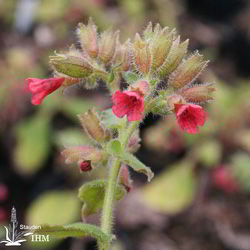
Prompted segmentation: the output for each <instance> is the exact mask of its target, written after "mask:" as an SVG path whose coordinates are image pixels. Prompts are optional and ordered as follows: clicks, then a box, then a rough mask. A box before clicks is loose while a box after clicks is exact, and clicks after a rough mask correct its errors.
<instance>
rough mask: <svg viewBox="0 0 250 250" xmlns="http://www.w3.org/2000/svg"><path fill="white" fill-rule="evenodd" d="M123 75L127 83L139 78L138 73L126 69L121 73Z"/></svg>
mask: <svg viewBox="0 0 250 250" xmlns="http://www.w3.org/2000/svg"><path fill="white" fill-rule="evenodd" d="M123 77H124V79H125V81H126V82H127V83H128V84H132V83H135V82H136V81H137V80H138V79H139V77H140V76H139V74H136V73H134V72H131V71H128V72H125V73H124V74H123Z"/></svg>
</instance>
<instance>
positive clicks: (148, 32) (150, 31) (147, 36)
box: [143, 22, 154, 40]
mask: <svg viewBox="0 0 250 250" xmlns="http://www.w3.org/2000/svg"><path fill="white" fill-rule="evenodd" d="M153 34H154V33H153V26H152V23H151V22H149V24H148V26H147V28H146V29H145V30H144V31H143V38H144V39H145V40H149V39H151V38H152V37H153Z"/></svg>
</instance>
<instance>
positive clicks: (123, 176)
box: [119, 164, 133, 192]
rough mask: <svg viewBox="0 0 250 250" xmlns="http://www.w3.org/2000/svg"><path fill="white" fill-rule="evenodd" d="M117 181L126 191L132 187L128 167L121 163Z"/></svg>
mask: <svg viewBox="0 0 250 250" xmlns="http://www.w3.org/2000/svg"><path fill="white" fill-rule="evenodd" d="M119 183H120V184H122V185H123V186H124V187H125V188H126V190H127V192H130V191H131V189H132V188H133V185H132V183H133V181H132V179H131V177H130V174H129V170H128V167H127V165H125V164H122V165H121V168H120V174H119Z"/></svg>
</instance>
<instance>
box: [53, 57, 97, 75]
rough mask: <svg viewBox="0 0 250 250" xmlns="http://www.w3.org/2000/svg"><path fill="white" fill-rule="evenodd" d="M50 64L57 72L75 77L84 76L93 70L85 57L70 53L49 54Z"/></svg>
mask: <svg viewBox="0 0 250 250" xmlns="http://www.w3.org/2000/svg"><path fill="white" fill-rule="evenodd" d="M50 64H51V65H52V66H53V68H54V69H55V70H56V71H57V72H59V73H62V74H65V75H67V76H71V77H75V78H85V77H87V76H89V75H91V74H92V73H93V70H94V68H93V66H92V65H91V64H90V63H89V62H88V61H87V60H86V59H85V58H83V57H76V56H70V55H56V56H51V57H50Z"/></svg>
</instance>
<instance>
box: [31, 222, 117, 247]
mask: <svg viewBox="0 0 250 250" xmlns="http://www.w3.org/2000/svg"><path fill="white" fill-rule="evenodd" d="M34 233H35V234H43V235H50V236H51V237H55V238H67V237H75V238H84V237H89V236H90V237H93V238H95V239H96V240H97V241H98V242H100V243H101V245H107V244H108V243H109V242H110V241H111V240H112V236H110V235H107V234H105V233H103V232H102V231H101V229H100V228H99V227H97V226H94V225H90V224H84V223H80V222H78V223H74V224H70V225H66V226H50V225H42V226H41V229H37V230H34Z"/></svg>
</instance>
